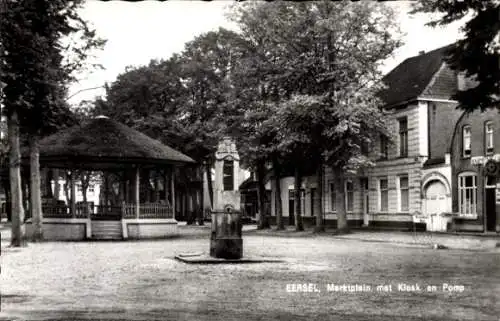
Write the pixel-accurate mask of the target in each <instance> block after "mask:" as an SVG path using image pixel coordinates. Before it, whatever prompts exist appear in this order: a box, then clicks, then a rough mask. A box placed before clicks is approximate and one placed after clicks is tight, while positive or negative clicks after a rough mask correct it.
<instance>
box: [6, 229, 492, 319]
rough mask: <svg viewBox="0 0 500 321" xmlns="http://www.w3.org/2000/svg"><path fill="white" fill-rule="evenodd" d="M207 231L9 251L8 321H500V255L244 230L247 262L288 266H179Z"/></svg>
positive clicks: (202, 243) (203, 244) (204, 246)
mask: <svg viewBox="0 0 500 321" xmlns="http://www.w3.org/2000/svg"><path fill="white" fill-rule="evenodd" d="M2 232H4V231H2ZM208 232H209V229H208V228H200V227H182V228H181V233H182V236H180V237H177V238H172V239H168V240H158V241H135V242H134V241H127V242H75V243H70V242H67V243H63V242H61V243H57V242H47V243H41V244H32V243H30V244H29V247H27V248H24V249H11V248H3V249H2V256H1V264H2V270H1V294H2V303H1V304H2V306H1V307H2V312H1V313H0V320H2V319H12V318H17V319H21V320H24V319H26V320H49V319H50V320H97V319H99V320H207V321H208V320H238V319H239V320H269V319H281V320H367V321H368V320H393V321H394V320H440V321H446V320H474V321H476V320H498V315H500V306H499V305H498V302H500V282H499V281H500V269H499V268H498V267H499V266H500V252H499V251H498V250H495V249H490V250H482V251H467V250H453V249H450V250H433V249H430V248H422V247H417V246H411V245H407V244H406V245H405V244H391V243H371V242H361V241H359V240H354V239H339V238H334V237H331V236H328V235H325V236H307V237H304V236H289V235H287V236H271V235H269V236H268V235H265V236H263V235H258V234H257V233H254V232H251V231H245V232H244V235H243V237H244V246H245V248H244V253H245V255H249V254H251V255H254V256H259V257H274V258H276V259H283V260H284V262H282V263H252V264H236V265H235V264H218V265H193V264H185V263H182V262H179V261H176V260H174V256H175V255H177V254H180V253H186V252H200V251H204V252H208V248H209V239H208ZM5 235H6V233H2V238H4V240H3V242H6V241H8V240H6V239H5V238H6V236H5ZM428 285H431V286H432V285H435V286H436V288H435V291H431V292H428V291H427V289H428V288H427V286H428ZM368 289H369V290H368ZM429 289H431V288H429ZM390 290H392V291H390ZM305 291H307V292H305ZM309 291H311V292H309Z"/></svg>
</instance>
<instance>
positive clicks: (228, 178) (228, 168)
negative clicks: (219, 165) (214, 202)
mask: <svg viewBox="0 0 500 321" xmlns="http://www.w3.org/2000/svg"><path fill="white" fill-rule="evenodd" d="M223 166H224V168H223V174H224V180H223V184H224V190H225V191H232V190H234V165H233V161H232V160H225V161H224V165H223Z"/></svg>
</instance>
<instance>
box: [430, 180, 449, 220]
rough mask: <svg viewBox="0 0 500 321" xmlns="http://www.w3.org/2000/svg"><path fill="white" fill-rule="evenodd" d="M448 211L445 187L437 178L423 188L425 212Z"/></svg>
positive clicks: (438, 212) (437, 212)
mask: <svg viewBox="0 0 500 321" xmlns="http://www.w3.org/2000/svg"><path fill="white" fill-rule="evenodd" d="M446 211H448V200H447V197H446V187H445V186H444V184H443V183H442V182H440V181H438V180H434V181H431V182H429V184H427V186H426V189H425V214H426V215H427V216H429V215H430V214H440V213H443V212H446Z"/></svg>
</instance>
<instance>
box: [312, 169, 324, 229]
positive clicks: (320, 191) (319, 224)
mask: <svg viewBox="0 0 500 321" xmlns="http://www.w3.org/2000/svg"><path fill="white" fill-rule="evenodd" d="M316 177H317V178H316V180H317V186H318V188H317V193H318V200H319V207H318V210H317V211H316V227H315V228H314V230H315V231H316V232H324V231H325V221H324V220H323V164H319V165H318V170H317V172H316ZM312 196H313V197H312V198H311V202H314V195H312ZM313 206H314V204H313Z"/></svg>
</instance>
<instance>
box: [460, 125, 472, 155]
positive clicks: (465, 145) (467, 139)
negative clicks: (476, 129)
mask: <svg viewBox="0 0 500 321" xmlns="http://www.w3.org/2000/svg"><path fill="white" fill-rule="evenodd" d="M462 156H463V157H470V156H471V128H470V126H468V125H467V126H464V127H463V129H462Z"/></svg>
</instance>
